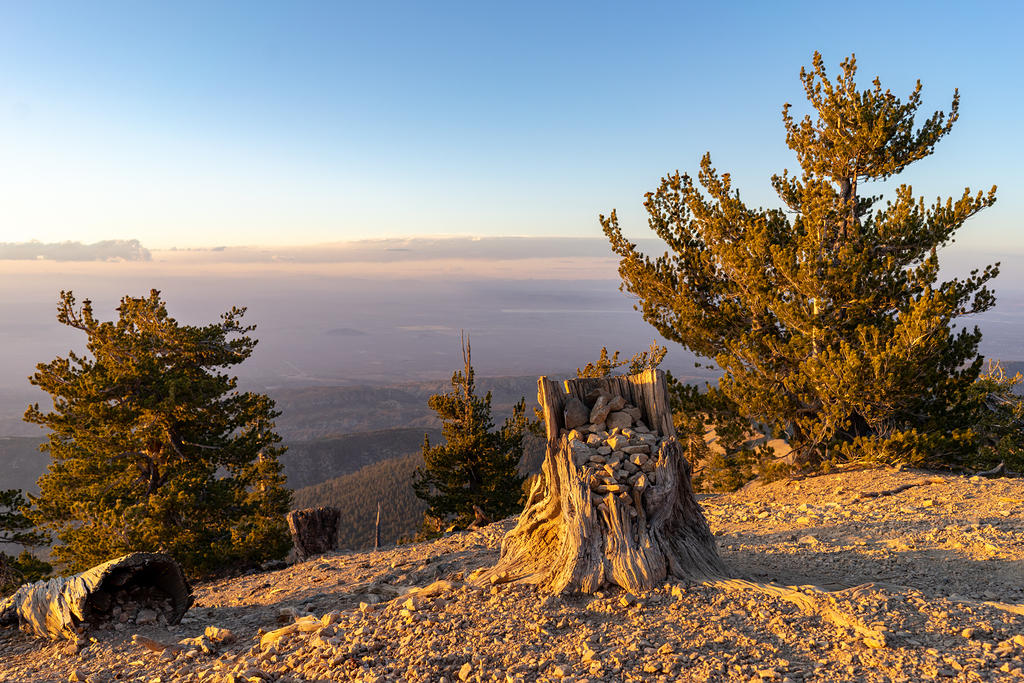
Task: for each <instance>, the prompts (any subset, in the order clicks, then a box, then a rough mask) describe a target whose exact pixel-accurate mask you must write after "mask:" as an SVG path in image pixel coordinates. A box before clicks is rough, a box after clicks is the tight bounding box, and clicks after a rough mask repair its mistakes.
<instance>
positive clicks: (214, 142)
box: [0, 1, 1024, 250]
mask: <svg viewBox="0 0 1024 683" xmlns="http://www.w3.org/2000/svg"><path fill="white" fill-rule="evenodd" d="M1021 7H1022V5H1021V4H1020V3H1016V2H1005V3H985V2H977V3H964V2H957V3H941V2H920V3H916V2H891V1H890V2H884V3H872V2H858V3H852V4H851V3H821V2H816V3H804V2H785V3H763V2H747V3H745V2H732V3H704V2H701V3H687V2H673V3H640V2H637V3H601V2H585V3H549V2H544V3H531V2H517V3H494V2H479V1H477V2H466V3H452V2H432V3H425V2H405V3H399V2H372V3H358V4H356V3H345V2H324V3H312V2H287V3H280V2H273V3H271V2H265V3H264V2H255V1H250V2H245V3H241V2H239V3H224V2H210V1H205V2H194V3H193V2H174V3H162V4H158V3H140V2H124V3H113V2H94V3H81V2H67V3H61V2H45V3H44V2H38V3H37V2H21V1H13V2H11V1H7V2H2V3H0V241H21V240H27V239H40V240H44V241H52V240H67V239H80V240H83V241H94V240H98V239H111V238H122V239H127V238H139V239H141V240H142V241H143V243H144V244H146V245H147V246H151V247H158V248H159V247H169V246H179V247H182V246H213V245H220V244H228V245H235V244H295V243H304V244H310V243H318V242H328V241H339V240H352V239H363V238H374V237H388V236H406V235H421V234H431V235H437V234H472V235H570V236H597V235H599V234H600V232H599V226H598V223H597V215H598V214H599V213H607V212H608V211H609V210H610V209H612V208H617V209H618V210H619V213H620V216H621V218H622V220H623V224H624V226H625V227H626V228H627V231H628V232H631V233H633V234H635V235H641V234H643V233H644V231H645V227H644V225H645V224H644V219H643V212H642V209H641V202H642V196H643V193H644V192H646V191H648V190H650V189H653V188H654V187H655V186H656V185H657V183H658V180H659V178H660V177H661V176H662V175H663V174H665V173H667V172H670V171H673V170H674V169H676V168H678V169H680V170H683V171H686V170H689V171H695V170H696V168H697V163H698V161H699V159H700V157H701V155H702V154H703V153H704V152H705V151H711V152H712V154H713V157H714V160H715V163H716V165H717V167H718V168H719V170H720V171H729V172H731V173H732V174H733V178H734V184H735V185H736V186H737V187H738V188H740V190H741V192H742V193H743V196H744V197H745V198H746V199H747V201H748V202H750V203H752V204H759V205H765V204H770V205H775V204H776V203H777V202H776V201H775V198H774V197H773V195H772V194H771V190H770V187H769V183H768V178H769V177H770V175H771V174H772V173H773V172H776V171H780V170H781V169H782V168H784V167H788V168H790V169H793V168H794V166H795V161H794V157H793V155H792V154H791V152H790V151H789V150H788V149H787V148H786V146H785V143H784V133H783V130H782V126H781V122H780V109H781V107H782V104H783V103H784V102H787V101H788V102H792V103H793V104H794V105H795V107H796V110H797V111H798V112H802V111H803V104H802V103H803V94H802V89H801V85H800V83H799V81H798V79H797V74H798V72H799V69H800V67H801V65H805V64H809V63H810V59H811V54H812V52H813V51H814V50H815V49H818V50H820V51H821V52H822V53H823V55H824V57H825V60H826V64H827V65H828V66H829V67H830V70H831V72H832V73H835V72H836V70H837V69H838V63H839V61H841V59H842V58H843V57H845V56H847V55H849V54H850V53H851V52H856V54H857V60H858V64H859V66H860V72H859V75H860V80H861V82H862V83H863V84H864V86H865V87H867V85H868V84H869V82H870V80H871V78H872V77H874V76H875V75H878V76H880V77H881V79H882V82H883V85H884V86H886V87H890V88H892V89H893V91H894V92H897V93H901V94H903V93H906V92H908V91H909V90H910V89H911V88H912V87H913V83H914V80H915V79H916V78H920V79H921V80H922V82H923V83H924V101H925V107H924V108H925V109H927V113H930V112H931V111H932V110H934V109H937V108H948V106H949V101H950V98H951V95H952V91H953V88H955V87H959V88H960V92H961V97H962V102H961V120H960V123H959V125H958V127H957V128H955V129H954V132H953V133H952V135H950V136H949V137H948V138H947V139H946V140H945V141H944V142H943V143H941V144H940V145H939V147H938V148H937V153H936V155H935V156H933V157H931V158H930V159H928V160H925V161H923V162H921V163H919V164H918V165H917V167H916V168H913V169H912V170H911V171H908V172H907V173H906V174H905V175H904V178H903V180H906V181H908V182H912V183H913V184H914V187H915V190H917V191H918V194H923V195H925V196H926V197H927V198H929V199H932V198H934V197H936V196H937V195H939V194H942V195H944V196H945V195H948V194H953V195H958V194H959V193H960V192H962V190H963V187H964V186H968V185H969V186H971V187H972V188H975V189H987V188H988V187H990V186H991V185H992V184H997V185H999V186H1000V199H999V202H998V203H997V205H996V206H995V207H994V208H992V209H990V210H989V211H987V212H985V213H983V214H981V215H980V216H978V217H977V218H975V219H974V220H972V222H971V223H969V224H968V226H967V227H965V228H964V230H963V232H962V233H961V235H962V237H961V239H960V242H961V243H962V244H966V245H968V246H973V247H978V248H985V249H992V248H1009V249H1014V250H1021V249H1024V231H1022V230H1021V229H1020V227H1021V220H1020V217H1021V216H1022V215H1024V198H1022V197H1024V192H1022V191H1021V186H1022V184H1024V164H1022V163H1021V160H1022V159H1024V144H1022V142H1021V139H1022V135H1021V133H1020V130H1019V120H1020V111H1021V109H1022V104H1024V102H1022V97H1024V95H1022V91H1021V88H1020V84H1021V73H1022V72H1024V57H1022V56H1021V55H1022V51H1021V50H1020V46H1019V35H1018V31H1019V27H1020V26H1021V25H1024V11H1022V9H1021Z"/></svg>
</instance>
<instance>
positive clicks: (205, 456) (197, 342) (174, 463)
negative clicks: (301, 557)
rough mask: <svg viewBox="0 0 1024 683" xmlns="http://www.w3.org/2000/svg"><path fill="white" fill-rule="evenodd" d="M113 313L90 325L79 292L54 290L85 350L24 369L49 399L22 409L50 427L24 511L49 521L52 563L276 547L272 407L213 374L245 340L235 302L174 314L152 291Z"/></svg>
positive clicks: (269, 552) (198, 561) (255, 555)
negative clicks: (196, 321) (201, 316)
mask: <svg viewBox="0 0 1024 683" xmlns="http://www.w3.org/2000/svg"><path fill="white" fill-rule="evenodd" d="M117 310H118V313H119V319H118V320H117V321H115V322H101V321H99V320H97V319H96V318H95V317H94V315H93V309H92V304H91V302H89V300H85V301H84V302H83V304H82V306H81V308H79V307H78V306H77V305H76V302H75V298H74V295H73V294H72V293H71V292H62V293H61V298H60V303H59V305H58V311H57V320H58V321H59V322H60V323H62V324H64V325H67V326H69V327H71V328H74V329H76V330H80V331H82V332H84V333H85V334H86V336H87V338H88V341H87V348H88V351H89V353H88V355H86V356H80V355H78V354H76V353H74V352H69V354H68V357H67V358H60V357H58V358H56V359H54V360H53V361H50V362H49V363H40V364H39V365H38V366H37V371H36V373H35V374H34V375H32V377H31V378H30V381H31V382H32V384H34V385H36V386H38V387H39V388H41V389H42V390H43V391H45V392H47V393H48V394H50V396H51V397H52V399H53V410H52V411H50V412H44V411H42V410H40V408H39V405H38V404H35V405H33V406H30V407H29V409H28V410H27V411H26V413H25V419H26V420H27V421H28V422H32V423H35V424H39V425H41V426H43V427H45V428H47V429H49V442H48V443H46V444H44V446H43V450H45V451H48V452H49V454H50V456H51V458H52V463H51V465H50V467H49V470H48V472H47V473H46V474H44V475H43V476H42V477H41V478H40V479H39V488H40V493H39V495H38V496H30V498H31V500H32V503H33V508H32V510H31V511H30V517H31V519H32V520H33V521H34V522H36V523H37V524H38V525H40V526H41V527H42V528H44V529H49V530H53V531H55V532H56V534H57V537H58V538H59V539H60V541H61V542H60V544H59V545H57V546H56V548H55V550H54V555H55V557H56V558H57V560H59V561H60V562H61V563H62V564H63V565H64V568H65V569H66V570H68V571H72V572H74V571H81V570H83V569H86V568H88V567H90V566H93V565H95V564H97V563H99V562H103V561H105V560H109V559H111V558H112V557H116V556H118V555H121V554H124V553H127V552H131V551H165V552H169V553H171V554H172V555H173V556H174V557H175V559H177V561H178V562H179V563H180V564H181V565H182V567H183V568H184V569H185V570H186V571H187V572H188V573H189V574H190V575H193V576H196V575H202V574H206V573H209V572H212V571H216V570H219V569H223V568H225V567H243V566H248V565H252V564H255V563H258V562H259V561H262V560H265V559H269V558H279V557H283V556H284V555H285V554H286V553H287V551H288V548H289V547H290V543H289V536H288V531H287V526H286V524H285V520H284V515H285V513H286V512H287V511H288V507H289V503H290V500H291V492H290V491H289V490H288V489H287V488H285V486H284V477H283V476H282V474H281V465H280V463H279V462H278V457H279V456H280V455H281V453H283V452H284V449H283V448H282V447H280V446H279V445H278V444H279V443H280V441H281V438H280V437H279V436H278V435H277V434H276V433H275V432H274V423H273V420H274V418H275V417H277V415H278V414H279V413H278V412H277V411H275V410H274V402H273V401H272V400H270V399H269V398H268V397H267V396H265V395H262V394H254V393H249V392H239V391H237V390H236V387H237V378H234V377H229V376H228V375H226V374H224V372H223V371H222V370H223V369H224V368H226V367H230V366H232V365H235V364H238V363H241V362H242V361H244V360H245V359H246V358H248V357H249V356H250V354H252V351H253V347H254V346H255V345H256V340H254V339H252V338H250V337H249V336H247V333H248V332H250V331H252V330H253V329H254V327H253V326H243V325H242V324H241V322H240V319H241V317H242V316H243V315H244V313H245V309H244V308H232V309H231V310H230V311H229V312H227V313H225V314H224V315H222V316H221V321H220V322H219V323H214V324H210V325H206V326H203V327H194V326H190V325H179V324H178V323H177V322H176V321H175V320H174V319H173V318H171V317H170V316H169V315H168V313H167V309H166V306H165V304H164V302H163V301H162V300H161V299H160V293H159V292H158V291H156V290H153V291H151V292H150V295H149V296H148V297H142V298H131V297H125V298H124V299H122V300H121V305H120V307H119V308H118V309H117Z"/></svg>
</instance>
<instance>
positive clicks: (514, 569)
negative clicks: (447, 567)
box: [476, 370, 727, 593]
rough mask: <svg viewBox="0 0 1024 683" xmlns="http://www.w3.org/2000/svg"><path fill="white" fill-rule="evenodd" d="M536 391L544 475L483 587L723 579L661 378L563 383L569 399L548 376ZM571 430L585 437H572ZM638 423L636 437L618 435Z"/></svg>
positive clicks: (634, 585) (584, 588)
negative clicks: (541, 420) (544, 435)
mask: <svg viewBox="0 0 1024 683" xmlns="http://www.w3.org/2000/svg"><path fill="white" fill-rule="evenodd" d="M537 384H538V402H539V403H540V405H541V407H542V410H543V414H544V423H545V427H546V429H547V453H546V456H545V459H544V465H543V467H542V472H543V476H541V477H539V478H538V479H537V481H536V482H535V484H534V485H533V487H532V489H531V490H530V493H529V495H528V497H527V501H526V506H525V508H524V509H523V512H522V514H521V515H520V517H519V521H518V523H517V525H516V526H515V528H513V529H512V530H511V531H509V532H508V534H506V535H505V538H504V540H503V541H502V544H501V558H500V560H499V561H498V564H497V565H495V566H494V567H493V568H491V569H489V570H487V571H486V572H483V573H482V574H480V575H479V576H478V577H477V579H476V580H477V581H479V582H482V583H503V582H513V581H515V582H524V583H533V584H537V585H538V586H539V587H540V588H541V589H542V590H546V591H550V592H554V593H561V592H569V591H581V592H585V593H593V592H596V591H597V590H599V589H600V588H602V587H603V586H607V585H609V584H614V585H617V586H620V587H622V588H623V589H625V590H627V591H629V592H630V593H637V592H640V591H642V590H646V589H650V588H653V587H654V586H656V585H659V584H660V583H661V582H663V581H664V580H665V579H666V578H669V577H672V578H676V579H682V580H691V581H699V580H707V579H715V578H721V577H723V576H726V575H727V570H726V568H725V565H724V564H723V563H722V561H721V559H720V558H719V556H718V549H717V547H716V545H715V539H714V536H713V535H712V533H711V530H710V529H709V528H708V524H707V521H706V520H705V519H704V514H703V513H702V512H701V509H700V506H699V505H698V504H697V501H696V498H695V497H694V494H693V488H692V486H691V484H690V464H689V462H688V461H687V459H686V457H685V456H684V449H683V447H682V446H681V445H680V443H679V441H678V440H677V439H676V434H675V428H674V427H673V424H672V413H671V411H670V410H669V406H668V387H667V384H666V381H665V375H664V373H663V372H661V371H659V370H647V371H645V372H642V373H640V374H638V375H632V376H627V377H609V378H601V379H591V378H583V379H573V380H566V381H565V383H564V389H563V388H562V387H561V386H559V384H558V383H556V382H554V381H551V380H549V379H547V378H546V377H541V378H540V379H539V380H538V383H537ZM601 396H604V398H601ZM617 397H621V398H617ZM588 404H590V405H588ZM630 404H631V406H632V407H630ZM624 409H625V410H624ZM609 410H614V411H616V412H609ZM627 416H628V417H627ZM637 418H639V421H638V420H637ZM567 420H568V422H569V426H570V427H577V428H575V429H566V421H567ZM581 420H586V424H581ZM593 420H597V421H598V422H597V424H596V425H595V424H594V422H593ZM631 420H632V421H633V422H639V426H638V427H639V428H633V427H631V426H627V427H625V428H623V427H622V426H621V425H624V424H627V423H629V422H630V421H631ZM612 424H613V425H616V426H614V427H612V428H611V429H610V430H607V429H606V428H607V427H608V426H609V425H612ZM645 427H646V428H647V430H646V431H644V429H643V428H645ZM587 440H589V441H590V444H589V445H588V444H587V443H586V442H587ZM599 444H604V445H599ZM645 447H646V448H645ZM688 448H689V446H687V449H688ZM598 449H600V452H598ZM609 450H611V452H610V453H609ZM627 462H628V463H629V464H628V465H626V464H625V463H627Z"/></svg>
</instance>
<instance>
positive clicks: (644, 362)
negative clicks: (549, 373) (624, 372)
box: [537, 341, 668, 422]
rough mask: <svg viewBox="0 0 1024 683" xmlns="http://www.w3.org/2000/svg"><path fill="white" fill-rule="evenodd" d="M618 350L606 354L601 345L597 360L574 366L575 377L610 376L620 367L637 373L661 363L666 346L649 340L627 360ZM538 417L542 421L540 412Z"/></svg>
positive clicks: (666, 352)
mask: <svg viewBox="0 0 1024 683" xmlns="http://www.w3.org/2000/svg"><path fill="white" fill-rule="evenodd" d="M619 353H620V352H619V351H615V352H614V353H613V354H612V355H611V356H609V355H608V347H607V346H602V347H601V352H600V355H599V356H598V358H597V361H594V362H591V363H587V364H586V365H585V366H584V367H582V368H576V376H577V377H611V376H612V373H613V372H615V371H616V370H618V369H619V368H622V367H628V368H629V374H630V375H637V374H639V373H641V372H643V371H644V370H651V369H653V368H656V367H658V366H659V365H661V361H663V360H665V356H666V355H667V354H668V348H666V347H664V346H658V343H657V342H656V341H652V342H651V347H650V348H649V349H647V350H646V351H641V352H639V353H636V354H634V355H633V357H632V358H630V359H629V360H619ZM537 417H538V419H539V420H540V421H541V422H543V419H542V418H541V417H540V414H539V413H538V415H537Z"/></svg>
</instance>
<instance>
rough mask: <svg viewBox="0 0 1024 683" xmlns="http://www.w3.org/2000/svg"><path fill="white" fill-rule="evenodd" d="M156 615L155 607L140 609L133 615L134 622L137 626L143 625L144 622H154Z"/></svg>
mask: <svg viewBox="0 0 1024 683" xmlns="http://www.w3.org/2000/svg"><path fill="white" fill-rule="evenodd" d="M156 617H157V614H156V610H155V609H149V608H144V609H140V610H139V613H138V615H136V617H135V623H136V624H138V625H139V626H145V625H146V624H155V623H156Z"/></svg>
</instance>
